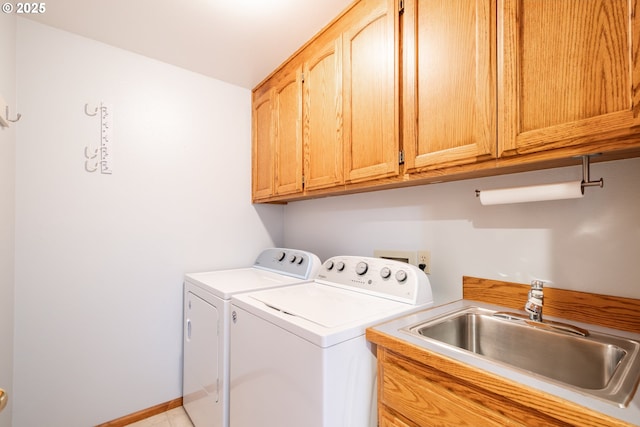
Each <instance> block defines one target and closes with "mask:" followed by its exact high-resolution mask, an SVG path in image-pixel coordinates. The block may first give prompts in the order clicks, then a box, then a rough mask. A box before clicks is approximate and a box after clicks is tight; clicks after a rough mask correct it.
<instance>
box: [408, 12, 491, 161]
mask: <svg viewBox="0 0 640 427" xmlns="http://www.w3.org/2000/svg"><path fill="white" fill-rule="evenodd" d="M495 17H496V3H495V0H476V1H471V0H404V13H403V14H402V23H403V31H402V40H403V41H402V43H403V47H402V49H403V59H402V61H403V76H402V94H403V103H402V108H403V113H402V114H403V121H402V126H403V129H402V131H403V147H404V151H405V170H406V171H407V172H412V171H416V170H428V169H435V168H441V167H445V166H452V165H456V164H462V163H473V162H476V161H477V160H479V159H482V158H491V157H495V156H496V151H497V142H496V93H495V90H496V89H495V88H496V86H495V85H496V58H495V50H496V37H495V19H496V18H495Z"/></svg>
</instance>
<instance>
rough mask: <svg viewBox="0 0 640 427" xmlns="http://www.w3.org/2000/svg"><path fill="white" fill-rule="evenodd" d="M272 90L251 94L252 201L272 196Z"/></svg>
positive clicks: (273, 124)
mask: <svg viewBox="0 0 640 427" xmlns="http://www.w3.org/2000/svg"><path fill="white" fill-rule="evenodd" d="M273 110H274V109H273V90H271V89H266V90H263V91H261V92H254V94H253V111H252V122H253V123H252V131H253V132H252V139H253V148H252V151H253V152H252V156H251V159H252V169H251V170H252V174H251V175H252V180H251V186H252V195H253V201H254V202H255V201H258V200H264V199H266V198H269V197H271V196H273V194H274V179H273V176H274V173H273V165H274V149H275V145H274V134H275V122H274V114H273Z"/></svg>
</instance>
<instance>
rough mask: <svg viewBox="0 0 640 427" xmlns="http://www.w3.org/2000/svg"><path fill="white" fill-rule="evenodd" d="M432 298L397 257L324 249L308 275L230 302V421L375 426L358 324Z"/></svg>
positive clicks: (368, 360)
mask: <svg viewBox="0 0 640 427" xmlns="http://www.w3.org/2000/svg"><path fill="white" fill-rule="evenodd" d="M432 304H433V297H432V292H431V286H430V284H429V279H428V278H427V276H426V275H425V274H424V272H422V271H421V270H419V269H418V268H417V267H415V266H412V265H410V264H406V263H402V262H399V261H393V260H387V259H381V258H364V257H352V256H340V257H333V258H330V259H329V260H327V261H326V262H325V263H324V265H323V266H322V267H321V269H320V272H319V273H318V276H317V278H316V280H314V281H313V282H308V283H304V284H299V285H294V286H288V287H286V288H279V289H272V290H264V291H257V292H249V293H245V294H241V295H234V296H233V297H232V300H231V317H232V322H231V333H230V337H231V374H230V375H231V376H230V381H231V383H230V384H231V390H230V395H231V400H230V402H231V405H230V425H231V427H256V426H260V427H301V426H304V427H375V426H376V425H377V411H376V404H377V402H376V400H377V399H376V394H377V390H376V371H377V366H376V354H375V346H374V345H373V344H371V343H369V342H368V341H367V340H366V338H365V330H366V328H367V327H369V326H372V325H375V324H379V323H381V322H383V321H385V320H388V319H391V318H395V317H399V316H401V315H405V314H408V313H411V312H413V311H418V310H423V309H424V308H425V307H427V306H429V305H432Z"/></svg>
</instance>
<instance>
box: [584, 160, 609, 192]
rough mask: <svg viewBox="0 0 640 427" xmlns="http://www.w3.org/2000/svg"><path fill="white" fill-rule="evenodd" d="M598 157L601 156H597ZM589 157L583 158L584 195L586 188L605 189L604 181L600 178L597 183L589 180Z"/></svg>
mask: <svg viewBox="0 0 640 427" xmlns="http://www.w3.org/2000/svg"><path fill="white" fill-rule="evenodd" d="M595 155H596V156H598V155H599V154H595ZM589 157H590V156H582V193H583V194H584V187H595V186H598V187H600V188H602V187H604V179H602V178H600V179H599V180H597V181H591V179H590V178H589Z"/></svg>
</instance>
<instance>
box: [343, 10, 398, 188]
mask: <svg viewBox="0 0 640 427" xmlns="http://www.w3.org/2000/svg"><path fill="white" fill-rule="evenodd" d="M352 13H353V14H354V16H358V18H357V20H356V21H355V22H354V23H353V25H351V26H350V27H349V29H348V30H347V31H346V32H345V33H344V35H343V37H344V39H343V43H344V47H343V58H344V59H343V67H344V70H343V71H344V72H343V79H344V80H343V81H344V90H343V95H344V147H345V151H344V153H345V154H344V156H345V172H346V177H345V178H346V180H347V181H349V182H357V181H365V180H368V179H374V178H383V177H387V176H394V175H397V174H398V172H399V164H398V152H399V143H398V130H399V129H398V97H397V95H396V77H397V73H396V64H397V61H396V56H397V49H396V45H397V40H398V37H397V22H398V20H397V19H396V14H395V1H394V0H371V1H366V0H363V1H361V2H359V3H358V4H357V5H356V6H355V7H354V9H352ZM358 14H360V15H358Z"/></svg>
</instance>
